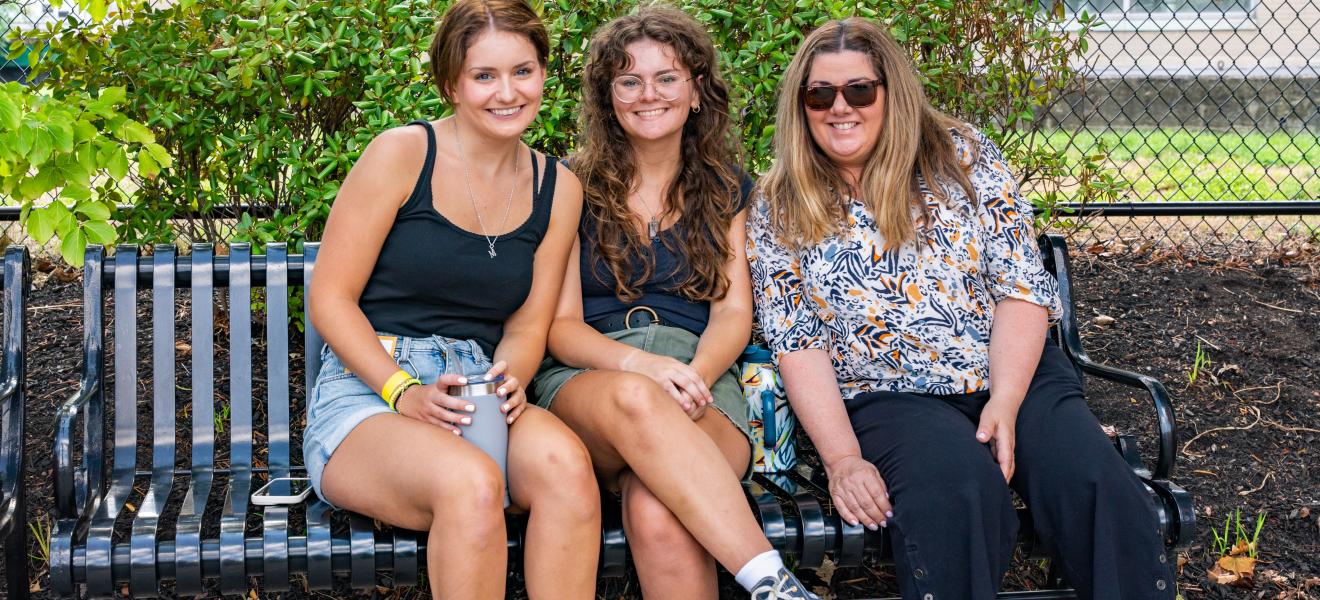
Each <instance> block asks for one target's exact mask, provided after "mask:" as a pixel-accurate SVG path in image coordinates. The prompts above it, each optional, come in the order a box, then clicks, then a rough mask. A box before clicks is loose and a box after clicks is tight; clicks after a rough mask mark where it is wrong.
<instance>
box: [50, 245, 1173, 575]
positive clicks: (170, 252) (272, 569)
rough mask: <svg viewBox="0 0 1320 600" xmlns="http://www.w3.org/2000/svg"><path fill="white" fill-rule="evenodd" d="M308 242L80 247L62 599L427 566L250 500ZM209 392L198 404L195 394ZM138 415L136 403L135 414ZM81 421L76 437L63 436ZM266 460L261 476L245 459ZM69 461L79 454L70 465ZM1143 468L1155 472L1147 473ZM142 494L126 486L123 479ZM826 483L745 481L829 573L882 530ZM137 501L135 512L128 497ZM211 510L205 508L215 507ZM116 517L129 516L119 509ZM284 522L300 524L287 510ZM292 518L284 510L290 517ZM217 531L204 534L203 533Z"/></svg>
mask: <svg viewBox="0 0 1320 600" xmlns="http://www.w3.org/2000/svg"><path fill="white" fill-rule="evenodd" d="M1041 244H1042V248H1043V249H1044V250H1045V251H1046V256H1047V262H1048V263H1049V264H1050V266H1051V267H1052V268H1054V269H1055V270H1056V271H1057V272H1058V274H1059V278H1060V283H1061V288H1063V290H1064V301H1065V302H1064V303H1065V306H1067V307H1068V308H1067V312H1066V313H1065V318H1064V319H1063V322H1062V323H1061V324H1060V325H1059V326H1058V328H1057V330H1056V335H1058V337H1059V338H1060V339H1061V340H1062V342H1063V345H1064V347H1065V348H1066V349H1067V352H1068V354H1069V356H1070V357H1072V359H1073V360H1074V362H1075V363H1076V364H1077V365H1078V367H1079V368H1080V369H1081V370H1082V371H1083V372H1086V373H1088V374H1094V375H1097V376H1101V377H1105V378H1108V379H1113V380H1115V381H1118V382H1119V383H1123V384H1126V385H1135V386H1138V387H1139V388H1141V389H1143V390H1145V391H1146V392H1148V393H1149V394H1150V395H1151V397H1152V402H1153V404H1154V405H1155V406H1156V408H1157V414H1158V415H1159V417H1158V421H1159V427H1160V434H1161V450H1160V453H1159V458H1158V460H1157V461H1156V467H1155V469H1154V470H1153V471H1152V470H1151V469H1148V468H1146V467H1145V466H1144V465H1142V464H1141V458H1140V456H1139V453H1138V452H1137V449H1136V447H1135V443H1134V442H1133V441H1132V440H1130V439H1124V440H1121V441H1120V444H1119V450H1120V452H1122V453H1123V454H1124V456H1125V457H1127V458H1128V459H1129V462H1130V463H1132V464H1133V468H1134V470H1136V471H1137V472H1138V474H1139V475H1141V476H1142V477H1143V481H1146V483H1147V485H1148V487H1150V488H1151V490H1152V491H1151V493H1152V495H1153V496H1155V497H1156V498H1157V500H1158V504H1159V506H1160V522H1161V527H1162V528H1163V530H1164V532H1165V534H1166V542H1167V543H1168V544H1169V545H1170V546H1171V547H1172V546H1176V545H1181V544H1185V543H1187V542H1188V541H1189V540H1190V535H1191V527H1192V524H1193V521H1192V519H1194V516H1193V515H1192V512H1191V507H1190V498H1188V497H1187V495H1186V492H1185V491H1182V490H1181V488H1178V487H1177V486H1176V485H1174V484H1172V483H1169V482H1168V476H1169V474H1170V473H1171V472H1172V467H1173V458H1174V457H1173V454H1172V453H1173V452H1174V450H1175V449H1176V447H1175V446H1174V443H1173V442H1174V440H1175V439H1176V436H1175V430H1174V429H1173V413H1172V409H1171V408H1170V404H1169V400H1168V396H1167V394H1166V393H1164V389H1163V387H1162V386H1161V385H1160V384H1159V382H1158V381H1155V380H1153V379H1150V378H1148V377H1142V376H1139V375H1135V374H1130V373H1127V372H1125V371H1121V370H1118V369H1113V368H1110V367H1105V366H1102V365H1098V364H1095V363H1094V362H1092V361H1090V359H1089V358H1087V356H1086V353H1085V351H1084V350H1083V349H1082V347H1081V341H1080V336H1078V335H1077V328H1076V323H1075V316H1074V315H1073V314H1072V312H1071V305H1070V303H1071V289H1070V279H1069V276H1068V273H1067V266H1068V265H1067V252H1066V245H1065V243H1064V241H1063V239H1062V238H1061V237H1059V236H1046V237H1045V238H1042V241H1041ZM317 250H318V244H307V245H306V248H305V252H306V255H305V256H298V255H292V256H291V255H289V254H288V252H287V248H286V247H285V245H284V244H270V245H268V246H267V254H266V255H265V256H254V255H252V253H251V248H250V247H249V246H248V245H247V244H235V245H233V246H231V248H230V252H229V255H228V256H217V255H215V253H214V249H213V248H212V247H211V246H210V245H206V244H198V245H194V246H193V249H192V255H191V256H190V257H182V258H180V257H176V256H175V251H174V248H173V247H172V246H166V245H163V246H158V247H157V249H156V252H155V254H154V256H151V257H142V258H141V259H139V256H138V253H137V249H136V248H135V247H133V246H120V247H119V248H118V251H117V253H116V255H115V256H114V257H113V258H106V257H105V253H104V251H103V249H102V248H100V247H96V246H93V247H90V248H89V249H88V251H87V254H86V265H85V267H84V293H83V302H84V331H83V351H84V356H85V360H84V365H83V373H82V381H81V385H80V387H79V390H78V392H76V393H75V394H74V395H73V396H72V397H71V398H70V399H69V401H68V402H66V403H65V404H64V406H63V407H61V409H60V411H59V414H58V417H57V419H58V420H57V425H56V434H55V446H54V450H55V463H56V469H55V471H56V472H55V496H56V501H57V506H56V509H57V510H56V516H57V519H56V523H55V530H54V534H53V536H52V538H53V539H52V543H51V587H52V589H53V590H54V591H55V593H56V594H58V595H60V596H65V597H68V596H75V595H77V594H78V592H79V587H80V586H85V587H86V591H87V593H88V594H89V595H91V596H98V597H106V596H111V595H114V594H116V593H117V591H118V590H119V587H118V586H120V585H122V584H124V583H127V584H128V589H129V592H130V594H131V595H132V596H134V597H140V596H154V595H155V594H156V591H157V585H158V583H159V582H160V581H161V580H166V579H170V580H174V581H175V591H176V592H177V593H179V594H183V595H188V594H200V593H203V592H205V591H206V588H205V583H206V581H207V580H215V579H218V580H219V588H220V591H221V592H222V593H224V594H234V593H244V592H246V591H247V589H248V587H249V585H250V583H251V578H252V577H254V576H259V577H260V578H261V585H262V586H263V587H264V588H265V589H267V590H269V591H283V590H287V589H289V584H290V575H291V574H292V573H304V574H305V575H306V577H307V582H308V586H309V587H310V588H312V589H329V588H330V587H331V586H332V584H333V580H334V577H335V576H336V575H340V576H343V575H347V576H348V579H349V583H350V585H351V586H352V587H354V588H359V589H363V588H368V589H369V588H372V587H374V586H375V585H376V576H377V572H378V571H386V572H388V573H389V574H390V575H391V577H392V581H393V582H394V583H395V584H396V585H415V584H416V583H417V581H418V580H419V569H420V567H421V565H423V564H425V548H424V544H423V542H424V540H425V539H426V538H425V536H424V535H423V534H420V533H418V532H414V531H407V530H402V529H392V530H385V531H376V530H375V528H374V524H373V522H372V521H371V520H370V519H368V518H365V517H363V516H361V515H354V514H349V515H347V517H348V519H347V520H348V531H347V532H342V531H338V530H335V531H332V530H331V527H330V523H331V516H332V509H331V508H330V507H329V505H327V504H325V503H324V502H321V501H316V502H312V503H310V504H309V505H305V506H295V507H282V506H281V507H265V508H261V507H252V506H249V496H250V494H251V492H252V491H253V490H254V489H255V488H256V486H257V485H258V484H259V483H260V482H259V478H260V477H261V476H265V475H269V476H280V475H287V474H290V473H300V472H302V467H301V466H298V465H293V464H292V463H291V461H290V448H289V444H290V435H289V434H290V426H291V419H290V409H291V402H290V397H289V375H290V370H289V354H288V337H287V336H288V328H287V322H288V295H289V290H290V286H299V285H304V282H306V281H310V280H311V277H312V274H313V271H314V268H315V261H316V254H317ZM106 285H110V286H113V291H114V294H113V298H114V300H113V302H114V305H113V306H114V311H115V319H114V327H115V356H116V361H115V364H114V366H113V368H114V369H115V371H114V373H115V390H114V392H115V393H114V398H115V399H114V402H115V409H116V410H115V422H114V424H113V442H112V447H111V448H110V449H109V450H110V456H109V458H110V460H107V453H106V450H107V449H106V448H105V443H104V440H103V436H102V433H103V429H104V427H105V426H107V425H110V424H109V423H106V422H105V417H106V414H107V413H106V407H105V390H104V382H105V377H106V371H105V369H106V365H105V361H106V349H105V347H104V342H105V333H104V322H105V318H104V315H103V313H102V306H103V305H104V303H105V300H106V290H105V286H106ZM179 287H184V288H188V289H189V290H190V291H191V292H190V293H191V297H192V302H191V310H192V330H191V339H190V344H191V347H192V352H191V353H192V361H193V362H192V369H191V372H192V375H191V377H192V381H191V390H192V392H191V393H192V398H195V399H197V401H196V402H193V403H192V411H191V419H192V424H191V430H185V431H177V430H176V423H175V419H176V408H178V407H177V406H176V399H175V396H174V390H175V381H174V371H175V364H174V356H175V347H174V346H175V337H174V329H175V322H174V314H175V311H176V310H177V309H176V307H175V303H176V289H177V288H179ZM217 287H228V288H229V289H228V297H229V327H228V329H229V348H230V388H229V390H228V394H227V396H228V398H229V402H230V410H231V416H230V417H229V423H228V424H229V429H228V432H229V436H230V438H229V441H230V453H229V463H230V464H229V466H228V467H227V468H221V465H219V464H217V462H216V460H215V448H216V446H215V435H216V431H215V430H214V425H213V421H214V419H215V417H216V413H215V411H214V405H213V403H212V402H211V400H212V399H213V398H214V396H215V393H216V390H215V389H214V382H213V381H212V377H211V373H212V371H213V367H214V362H213V360H214V352H215V334H214V331H215V329H216V328H215V325H214V314H213V312H214V308H213V306H212V305H213V301H212V299H213V297H214V293H215V291H216V288H217ZM255 287H265V288H266V298H265V304H266V312H267V314H266V321H265V322H266V331H265V334H266V338H265V339H266V343H267V356H268V362H267V364H266V365H265V372H264V377H265V380H266V382H267V395H266V397H265V398H264V401H265V406H266V413H267V415H268V419H267V421H268V423H267V426H268V429H267V431H266V432H264V433H265V435H264V438H265V444H264V445H263V446H262V447H261V448H257V447H256V446H255V442H254V438H255V437H256V435H255V434H256V433H257V432H254V431H253V423H254V422H253V408H254V405H253V401H254V398H253V396H252V392H253V372H252V368H253V365H252V364H251V362H252V355H251V348H252V345H253V341H254V338H253V332H252V330H251V323H252V313H251V302H250V297H251V291H252V290H253V289H254V288H255ZM139 289H143V290H145V289H150V290H151V292H152V306H153V309H152V317H151V320H152V328H153V329H154V330H155V333H154V334H153V335H152V336H151V338H152V341H153V342H152V343H153V352H152V354H153V360H152V363H151V364H152V370H153V372H154V373H157V374H164V376H161V377H153V382H154V385H153V389H152V400H151V403H150V405H151V408H150V409H149V410H151V411H152V422H153V432H154V439H153V442H152V453H151V454H152V460H151V465H150V467H149V468H148V467H146V466H145V465H143V466H139V465H138V464H137V461H136V455H137V452H138V449H137V419H138V398H137V393H136V388H137V370H136V369H137V360H136V359H137V355H138V352H137V348H136V337H135V334H136V333H137V331H138V325H137V321H136V319H137V317H136V310H137V306H136V305H137V300H136V298H137V293H138V291H139ZM304 325H305V328H304V331H305V338H304V343H305V347H306V348H307V351H306V352H305V354H306V358H305V360H306V369H305V384H306V389H311V388H312V387H313V384H314V379H315V376H316V373H317V371H318V370H319V368H320V353H319V352H318V351H316V350H315V349H319V348H320V347H321V345H322V340H321V338H320V336H319V335H317V333H316V330H315V329H314V328H313V327H312V326H311V323H310V322H308V321H306V320H304ZM202 399H206V401H202ZM143 406H144V408H143V410H148V409H147V408H145V406H146V404H145V402H144V404H143ZM80 423H81V425H82V426H81V430H82V439H81V440H80V442H81V443H79V441H78V440H75V433H76V432H77V431H78V429H79V427H78V426H79V424H80ZM184 435H188V436H191V441H192V456H191V463H190V467H189V468H188V469H177V468H176V466H175V464H174V454H175V444H176V437H178V438H182V436H184ZM262 450H264V451H265V456H266V463H267V466H265V467H262V466H260V465H259V464H257V463H256V462H254V460H253V457H254V456H255V455H257V454H259V453H260V452H261V451H262ZM79 453H81V461H78V462H75V457H76V456H77V455H78V454H79ZM1152 473H1154V476H1153V477H1152ZM178 478H183V479H182V480H183V481H186V482H187V483H188V492H187V496H186V497H185V498H184V499H183V501H182V505H181V506H180V507H179V509H178V517H177V519H178V522H177V527H176V530H177V533H176V535H175V538H174V539H173V540H157V539H156V538H157V529H158V527H159V526H160V524H161V523H160V520H161V515H162V514H167V512H168V511H166V510H165V504H166V502H167V500H168V497H169V490H170V488H171V486H172V485H174V483H175V480H176V479H178ZM135 483H137V484H138V489H139V490H141V489H143V487H144V485H143V484H145V490H146V491H145V492H142V491H137V492H135V491H134V484H135ZM217 486H219V487H218V490H219V491H222V492H223V494H222V495H223V496H224V498H225V500H224V506H223V509H222V510H221V511H220V512H221V515H220V517H219V523H218V525H219V535H218V536H210V537H208V536H207V535H205V534H204V533H203V532H204V531H213V530H214V527H210V528H207V527H204V515H206V514H208V511H207V499H208V497H209V496H210V495H211V492H212V491H213V489H216V488H217ZM827 488H828V483H827V482H826V481H825V478H824V473H823V472H820V471H818V470H817V471H813V470H811V469H809V468H807V467H805V466H803V467H800V468H799V469H797V470H795V471H792V472H788V473H781V474H776V475H757V476H756V477H755V478H754V480H753V481H752V482H751V483H749V484H748V485H747V486H745V491H746V493H747V496H748V500H749V502H750V504H751V507H752V510H753V512H754V514H755V515H756V517H757V519H758V520H759V522H760V523H761V524H762V527H763V529H764V531H765V533H766V535H767V537H768V538H769V539H770V541H771V543H772V545H773V546H774V547H775V548H776V549H778V550H779V551H781V552H782V553H784V554H785V555H787V556H790V557H792V558H793V559H794V560H795V564H796V565H799V566H803V567H816V566H819V565H820V564H822V562H823V561H824V559H825V558H826V557H827V556H828V557H831V558H832V560H833V562H834V563H835V564H836V565H839V566H858V565H861V564H862V561H863V559H864V558H865V557H866V556H867V555H868V554H869V555H871V556H874V557H876V558H878V559H880V560H888V559H889V558H890V557H891V556H892V552H891V550H890V549H889V536H888V533H887V532H885V531H884V530H881V531H879V532H868V531H866V530H865V529H863V528H862V527H860V526H852V525H848V524H847V523H845V522H843V520H842V519H841V518H840V517H839V515H838V514H837V513H836V512H835V511H834V510H833V507H832V506H831V505H830V502H829V497H830V496H829V493H828V491H827ZM134 502H135V503H136V506H132V505H131V504H132V503H134ZM215 508H217V507H212V510H211V511H210V512H211V514H214V513H215V512H216V511H215V510H214V509H215ZM125 511H127V512H128V514H123V513H125ZM300 511H305V522H306V530H305V531H294V530H291V529H290V527H289V523H290V513H291V512H295V513H296V512H300ZM249 513H252V514H254V515H256V514H259V515H260V517H261V528H260V531H259V532H249V530H248V529H247V528H246V520H247V517H248V515H249ZM130 515H131V517H132V524H133V525H132V533H131V535H130V537H129V539H128V540H127V541H123V540H118V541H117V540H115V539H114V538H113V536H112V533H113V529H114V524H115V522H116V520H117V519H120V518H125V519H126V518H128V517H129V516H130ZM294 516H295V517H296V516H297V515H296V514H295V515H294ZM1020 516H1021V517H1022V519H1023V523H1024V526H1023V527H1022V529H1023V531H1024V542H1025V543H1027V544H1028V545H1029V547H1028V551H1029V553H1031V554H1032V555H1033V556H1040V557H1044V556H1045V554H1044V553H1043V550H1042V547H1041V545H1040V544H1036V543H1034V542H1035V540H1034V538H1033V537H1032V534H1031V533H1030V530H1031V528H1030V527H1029V523H1030V515H1029V514H1026V513H1025V512H1024V513H1022V514H1021V515H1020ZM295 520H296V518H295ZM212 525H214V524H212ZM602 533H603V541H602V552H601V564H600V574H601V575H602V576H607V577H608V576H619V575H622V574H623V573H624V571H625V567H626V564H627V556H628V553H627V541H626V539H625V537H624V533H623V528H622V519H621V517H620V513H619V507H618V505H617V504H616V503H610V502H607V503H606V505H605V514H604V518H603V532H602ZM522 536H523V526H522V523H521V520H519V519H516V518H515V519H514V520H511V522H510V526H509V537H508V545H509V549H510V565H511V568H516V565H517V564H518V562H519V560H520V558H521V556H520V553H521V549H522V542H523V540H522ZM1070 594H1071V592H1070V591H1068V590H1066V589H1062V590H1050V591H1043V592H1032V593H1030V594H1026V595H1023V594H1020V593H1019V594H1016V595H1013V594H1005V595H1003V596H1002V597H1004V598H1019V597H1020V598H1064V597H1071V596H1070Z"/></svg>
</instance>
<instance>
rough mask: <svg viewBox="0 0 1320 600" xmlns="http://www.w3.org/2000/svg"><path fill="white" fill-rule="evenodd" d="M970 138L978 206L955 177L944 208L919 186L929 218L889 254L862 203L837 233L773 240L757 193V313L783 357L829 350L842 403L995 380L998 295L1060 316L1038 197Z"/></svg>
mask: <svg viewBox="0 0 1320 600" xmlns="http://www.w3.org/2000/svg"><path fill="white" fill-rule="evenodd" d="M975 135H976V142H977V143H978V144H979V147H980V151H979V153H978V155H977V160H976V163H975V164H974V165H973V166H972V171H971V173H970V176H971V182H972V187H973V189H974V190H975V192H976V195H977V204H976V206H973V204H972V203H971V201H970V200H969V199H968V198H967V195H966V194H965V193H964V192H963V189H962V186H960V185H958V184H957V183H953V182H948V183H946V184H945V185H944V189H945V190H946V191H947V194H948V198H949V202H948V206H946V205H945V204H941V203H940V202H938V201H937V200H936V199H935V197H934V195H932V194H931V193H930V192H929V188H928V187H927V182H925V181H924V180H923V181H919V182H918V183H919V184H920V187H921V190H922V197H923V198H924V199H925V201H926V205H927V206H928V207H929V212H930V224H929V225H928V226H927V227H926V228H924V229H925V231H924V234H923V232H922V228H920V227H918V233H917V240H918V241H917V242H909V243H907V244H904V245H903V246H902V247H901V248H899V249H897V250H894V251H883V250H882V248H883V247H884V242H883V239H882V238H881V237H880V233H879V231H878V230H877V228H876V223H875V219H874V218H872V216H871V214H870V213H869V211H868V210H867V209H866V207H865V206H864V205H863V204H861V203H860V202H857V201H855V200H852V199H849V204H848V213H849V214H848V224H847V225H848V226H847V227H846V228H845V229H844V230H843V231H842V232H841V233H839V234H836V235H833V236H830V237H827V238H825V239H824V240H822V241H821V242H820V243H818V244H816V245H814V246H808V247H804V248H801V249H794V248H792V247H788V246H785V245H783V244H781V243H780V242H779V241H778V240H777V238H776V235H775V232H774V231H772V229H771V224H770V218H769V210H768V205H767V202H766V199H765V197H764V196H759V197H758V198H757V199H756V202H755V204H754V205H753V207H752V209H751V211H750V214H749V218H748V223H747V232H748V236H747V257H748V259H749V260H750V261H751V270H752V288H753V292H754V294H755V299H756V313H757V320H758V321H759V324H760V326H761V328H762V330H763V334H764V336H765V339H766V341H767V342H768V343H769V345H770V348H771V349H772V350H773V351H774V354H775V360H776V362H778V361H779V359H781V358H782V357H783V355H784V354H787V353H789V352H793V351H796V350H805V349H813V348H814V349H820V350H826V351H828V352H829V353H830V357H831V359H832V361H833V363H834V373H835V377H836V378H837V379H838V381H839V387H840V389H841V391H842V392H843V396H844V398H845V399H847V398H852V397H853V396H856V395H858V394H861V393H865V392H874V391H907V392H920V393H928V394H939V395H946V394H962V393H969V392H974V391H980V390H985V389H988V388H989V385H990V381H989V379H990V355H989V347H990V324H991V322H992V321H993V319H994V308H995V304H996V303H997V302H999V301H1000V300H1004V299H1006V298H1016V299H1020V300H1025V301H1027V302H1030V303H1032V304H1037V305H1040V306H1043V307H1045V308H1047V309H1048V310H1049V315H1050V321H1051V322H1053V321H1055V320H1057V319H1058V318H1059V316H1060V315H1061V312H1062V311H1061V308H1060V302H1059V289H1058V282H1057V281H1056V280H1055V279H1054V276H1053V275H1051V274H1050V273H1049V272H1048V271H1046V270H1045V267H1044V264H1043V263H1042V261H1041V257H1040V250H1039V247H1038V246H1037V244H1036V238H1035V235H1034V233H1033V232H1032V226H1031V219H1032V211H1031V204H1030V203H1029V202H1027V201H1026V200H1024V199H1023V198H1022V197H1021V195H1019V193H1018V188H1017V182H1016V180H1015V179H1014V178H1013V175H1012V173H1010V172H1009V170H1008V165H1006V164H1004V158H1003V155H1002V153H1001V152H1000V150H999V148H998V147H996V146H995V145H994V143H993V142H991V141H990V140H989V139H988V138H986V137H985V136H984V135H983V134H981V133H980V132H976V133H975ZM953 137H954V142H955V145H956V147H957V148H958V151H959V152H960V153H961V155H962V157H963V161H964V162H965V163H966V162H970V160H971V152H970V148H969V147H968V144H967V140H966V139H965V138H964V137H963V136H962V135H960V133H959V132H958V131H957V130H954V136H953ZM915 213H916V211H915V210H914V216H915ZM918 244H919V245H920V251H918Z"/></svg>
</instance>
